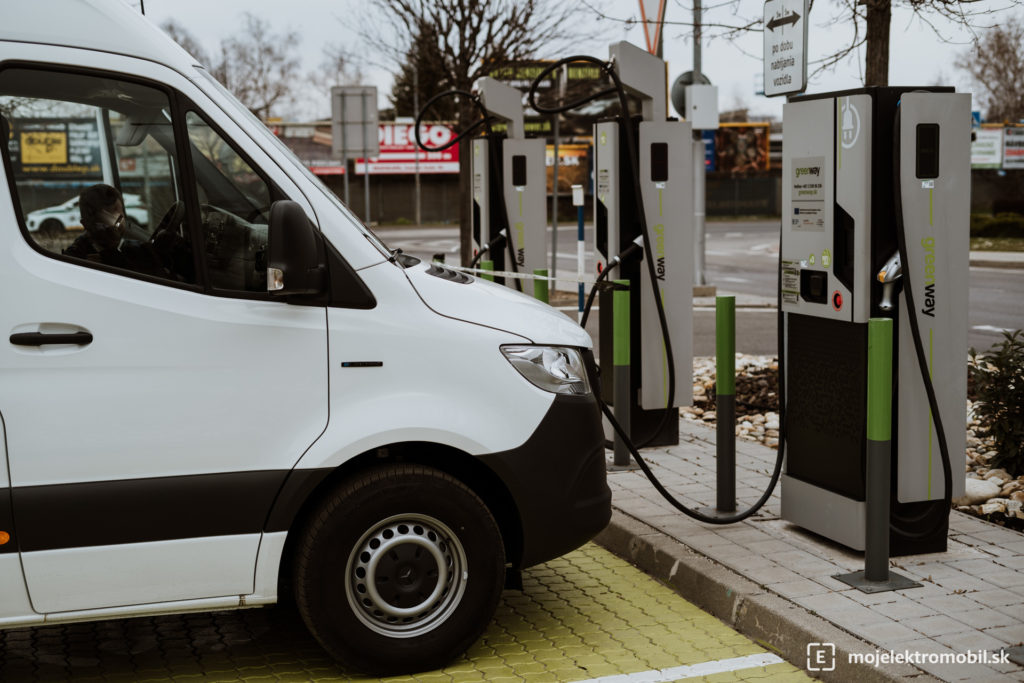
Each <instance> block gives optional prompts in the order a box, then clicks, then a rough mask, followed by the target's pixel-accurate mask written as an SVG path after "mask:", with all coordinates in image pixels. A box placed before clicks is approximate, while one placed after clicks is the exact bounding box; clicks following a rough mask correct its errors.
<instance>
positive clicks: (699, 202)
mask: <svg viewBox="0 0 1024 683" xmlns="http://www.w3.org/2000/svg"><path fill="white" fill-rule="evenodd" d="M694 132H695V133H696V134H697V137H696V138H695V139H694V141H693V234H694V236H695V237H696V240H697V243H696V244H695V245H694V249H693V258H694V259H695V261H696V262H695V263H694V269H693V284H695V285H706V284H707V283H708V281H707V275H706V274H705V270H706V268H705V255H704V249H705V243H706V239H705V236H706V234H707V230H706V229H705V224H704V193H705V189H704V188H705V182H706V174H707V171H705V170H704V136H703V135H702V134H701V131H694Z"/></svg>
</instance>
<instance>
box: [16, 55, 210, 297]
mask: <svg viewBox="0 0 1024 683" xmlns="http://www.w3.org/2000/svg"><path fill="white" fill-rule="evenodd" d="M171 111H172V110H171V105H170V101H169V98H168V96H167V94H166V93H164V92H163V91H161V90H159V89H156V88H152V87H147V86H144V85H140V84H137V83H132V82H127V81H121V80H118V79H116V78H110V77H103V76H89V75H84V74H67V73H60V72H57V71H48V70H41V69H22V68H11V69H5V70H3V71H2V72H0V117H2V120H0V127H2V128H3V129H4V131H5V132H6V135H5V136H4V137H5V139H6V140H5V141H6V143H7V150H8V162H9V163H7V164H5V166H6V168H7V170H8V172H9V173H11V174H12V175H13V178H12V179H11V180H12V182H11V183H10V186H11V187H12V189H13V191H14V193H15V195H16V196H15V199H16V200H17V204H18V205H20V208H21V216H20V217H21V219H22V226H23V230H24V232H25V235H26V237H27V239H28V240H29V241H30V242H32V243H33V244H35V245H36V246H37V247H38V248H40V249H41V250H43V251H44V252H47V253H51V254H54V255H61V256H64V257H67V258H71V259H73V260H74V261H75V262H78V263H81V264H82V265H88V266H101V267H104V268H105V269H107V268H114V269H117V270H119V271H127V272H128V273H131V274H141V275H145V276H149V277H155V278H160V279H162V280H169V281H173V282H180V283H194V282H195V281H196V273H195V267H194V265H193V263H194V258H193V256H192V247H191V244H190V237H189V233H188V231H187V230H186V229H185V227H184V216H185V205H184V203H183V201H182V196H181V182H180V176H179V173H180V165H179V163H178V159H177V152H176V148H175V141H174V130H173V127H172V119H171ZM90 188H91V189H90ZM83 197H84V198H85V199H84V200H83Z"/></svg>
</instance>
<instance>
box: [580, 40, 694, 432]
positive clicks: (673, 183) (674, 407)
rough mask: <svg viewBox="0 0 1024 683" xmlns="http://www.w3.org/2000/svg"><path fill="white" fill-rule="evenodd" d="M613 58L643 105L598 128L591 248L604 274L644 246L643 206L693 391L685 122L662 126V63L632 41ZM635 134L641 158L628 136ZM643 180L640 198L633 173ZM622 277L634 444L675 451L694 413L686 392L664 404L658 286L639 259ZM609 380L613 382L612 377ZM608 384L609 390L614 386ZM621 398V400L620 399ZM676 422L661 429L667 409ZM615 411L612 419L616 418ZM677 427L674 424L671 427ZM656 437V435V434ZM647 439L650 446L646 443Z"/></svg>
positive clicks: (607, 299) (607, 336)
mask: <svg viewBox="0 0 1024 683" xmlns="http://www.w3.org/2000/svg"><path fill="white" fill-rule="evenodd" d="M609 57H610V60H611V63H612V66H613V68H614V69H615V70H616V72H617V73H618V76H619V79H620V80H621V83H622V85H623V87H624V88H625V89H626V91H627V92H629V93H630V94H631V95H634V96H636V97H639V98H640V100H641V103H642V105H641V109H642V111H641V116H640V117H633V118H631V119H627V118H626V117H624V116H620V117H617V118H615V119H612V120H607V121H600V122H598V123H596V124H595V126H594V183H595V202H594V213H595V215H594V223H595V226H596V229H595V244H594V248H595V250H596V252H597V253H598V254H600V258H601V259H602V260H603V263H604V265H605V267H607V264H608V263H609V262H610V261H611V260H612V259H613V258H614V257H615V256H616V255H618V254H621V253H623V252H624V251H626V250H627V249H629V248H630V247H631V246H632V245H634V244H636V243H637V241H638V240H640V239H642V236H643V234H644V230H643V228H644V226H642V225H641V223H640V216H641V212H640V210H639V206H638V205H640V204H642V207H643V215H645V216H646V219H647V223H648V224H647V226H646V228H647V234H649V235H650V239H651V240H652V242H653V243H652V244H651V245H650V247H651V254H652V255H653V257H654V259H655V264H654V265H655V273H656V278H657V282H656V283H654V284H656V286H657V291H658V293H659V296H660V298H661V301H662V304H663V307H664V311H665V317H666V322H667V324H668V331H669V334H670V336H671V340H672V343H671V348H672V356H673V360H674V364H675V368H676V369H677V372H678V373H681V377H682V378H683V380H682V382H681V383H680V385H681V386H682V387H686V388H688V387H689V385H690V381H689V378H690V368H691V367H692V364H693V322H692V316H693V313H692V309H693V270H694V256H693V253H694V252H693V225H692V223H693V201H694V199H693V143H692V127H691V124H690V122H688V121H672V120H667V119H666V88H665V63H664V62H663V61H662V60H661V59H659V58H657V57H655V56H653V55H651V54H649V53H647V52H645V51H644V50H642V49H640V48H639V47H636V46H635V45H632V44H630V43H627V42H619V43H615V44H613V45H611V46H610V47H609ZM624 126H632V127H633V130H634V132H635V138H634V139H636V140H637V150H636V151H635V157H634V158H632V159H630V155H631V154H632V153H633V152H631V150H630V149H628V145H627V144H626V142H627V141H626V135H625V134H624V130H623V127H624ZM631 168H632V169H636V170H637V173H638V176H639V188H640V191H639V194H640V196H637V191H636V183H635V182H634V180H633V178H632V176H631V175H630V173H631V170H630V169H631ZM618 268H619V269H620V272H619V274H618V275H616V278H621V279H625V280H628V281H629V297H630V311H631V320H630V326H629V327H630V337H631V338H630V355H631V357H630V373H629V383H630V386H629V391H628V393H625V395H627V396H628V397H629V398H630V406H629V425H630V431H631V435H632V438H633V439H634V440H638V439H644V440H645V443H646V445H667V444H676V443H678V442H679V429H678V416H679V410H678V407H679V406H680V405H689V404H690V402H691V400H692V397H691V392H690V391H688V390H687V391H675V392H674V399H673V401H672V404H671V406H669V404H668V386H669V378H668V364H667V362H666V357H665V344H664V338H663V334H662V330H661V327H660V323H659V318H658V314H657V309H656V304H655V299H654V287H653V286H652V283H651V281H650V276H649V275H648V270H647V267H646V264H644V263H643V262H642V259H641V258H627V259H623V260H622V262H621V263H620V264H619V266H618ZM600 303H601V306H600V329H601V332H600V355H601V358H600V360H601V366H602V367H606V368H611V367H612V366H613V365H614V362H613V357H612V352H613V346H614V344H613V328H614V325H613V320H612V292H602V293H601V298H600ZM610 374H611V373H609V375H610ZM609 380H610V381H609ZM614 381H615V380H614V378H611V377H607V376H606V378H605V379H604V381H603V382H602V393H603V399H604V400H605V402H606V403H609V404H612V403H613V402H614V397H615V396H616V391H615V387H614ZM619 395H623V394H619ZM666 407H667V409H668V410H669V411H670V412H671V413H673V415H670V416H669V419H668V420H663V417H664V413H665V410H666ZM620 408H621V407H620V406H616V412H617V413H618V412H619V410H620ZM672 418H674V419H672ZM659 425H660V427H661V428H660V430H659V431H658V433H656V434H655V433H654V431H655V430H658V429H659ZM645 437H646V438H645Z"/></svg>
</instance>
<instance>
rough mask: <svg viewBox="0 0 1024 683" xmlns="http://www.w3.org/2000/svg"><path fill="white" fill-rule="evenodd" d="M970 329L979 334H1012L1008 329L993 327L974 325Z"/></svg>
mask: <svg viewBox="0 0 1024 683" xmlns="http://www.w3.org/2000/svg"><path fill="white" fill-rule="evenodd" d="M971 329H972V330H978V331H979V332H998V333H999V334H1002V333H1003V332H1013V330H1011V329H1010V328H1009V327H995V326H993V325H975V326H974V327H972V328H971Z"/></svg>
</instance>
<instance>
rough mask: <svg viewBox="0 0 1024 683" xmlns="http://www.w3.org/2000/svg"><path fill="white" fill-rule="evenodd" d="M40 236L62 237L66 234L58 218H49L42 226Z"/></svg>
mask: <svg viewBox="0 0 1024 683" xmlns="http://www.w3.org/2000/svg"><path fill="white" fill-rule="evenodd" d="M39 234H40V235H41V236H43V237H60V236H61V235H63V234H64V224H63V223H61V222H60V221H59V220H57V219H56V218H47V219H46V220H45V221H43V222H42V223H41V224H40V226H39Z"/></svg>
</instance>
